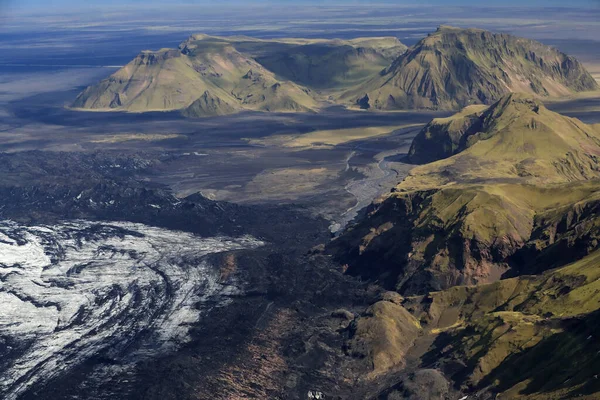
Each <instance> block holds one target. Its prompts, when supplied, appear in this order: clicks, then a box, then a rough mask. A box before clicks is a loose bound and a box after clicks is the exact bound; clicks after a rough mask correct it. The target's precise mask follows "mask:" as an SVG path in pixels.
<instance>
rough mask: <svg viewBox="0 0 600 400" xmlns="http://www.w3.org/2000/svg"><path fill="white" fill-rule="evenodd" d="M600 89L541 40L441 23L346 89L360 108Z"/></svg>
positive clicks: (436, 105)
mask: <svg viewBox="0 0 600 400" xmlns="http://www.w3.org/2000/svg"><path fill="white" fill-rule="evenodd" d="M596 89H598V84H597V82H596V81H595V80H594V78H593V77H592V76H591V75H590V74H589V73H588V72H587V71H586V70H585V69H584V67H583V66H582V65H581V64H580V63H579V62H578V61H577V60H576V59H575V58H573V57H570V56H567V55H565V54H563V53H561V52H559V51H558V50H556V49H554V48H552V47H549V46H545V45H543V44H541V43H539V42H536V41H533V40H528V39H523V38H519V37H515V36H511V35H508V34H499V33H491V32H487V31H484V30H480V29H460V28H454V27H449V26H441V27H440V28H439V29H438V30H437V31H436V32H434V33H432V34H430V35H429V36H427V37H426V38H424V39H423V40H421V41H420V42H419V43H417V44H416V45H415V46H414V47H412V48H410V49H409V50H408V51H407V52H406V53H404V54H403V55H401V56H400V57H398V58H397V59H396V60H395V61H394V62H393V63H392V65H391V66H389V67H388V68H387V69H385V70H384V71H382V73H381V74H380V75H379V76H376V77H374V78H372V79H370V80H369V81H367V82H364V83H362V84H359V85H358V86H357V87H355V88H352V89H350V90H348V91H347V92H345V93H344V94H342V95H341V97H340V99H341V101H343V102H346V103H347V104H351V105H359V106H360V107H361V108H373V109H381V110H394V109H442V110H455V109H460V108H462V107H465V106H467V105H471V104H491V103H493V102H495V101H497V100H498V99H500V98H501V97H502V96H503V95H505V94H507V93H510V92H525V93H529V94H532V95H535V96H536V97H548V96H553V97H554V96H564V95H568V94H572V93H574V92H581V91H587V90H596Z"/></svg>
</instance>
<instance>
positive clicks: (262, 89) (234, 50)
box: [72, 35, 406, 117]
mask: <svg viewBox="0 0 600 400" xmlns="http://www.w3.org/2000/svg"><path fill="white" fill-rule="evenodd" d="M405 49H406V48H405V46H403V45H402V44H401V43H400V42H398V41H397V40H396V39H392V38H374V39H356V40H353V41H326V40H312V41H311V40H303V39H289V40H279V41H278V40H273V41H262V40H259V39H253V38H248V37H230V38H225V37H213V36H207V35H193V36H191V37H190V38H189V39H187V40H186V41H184V42H183V43H181V45H180V46H179V47H178V48H177V49H163V50H160V51H157V52H152V51H145V52H143V53H141V54H140V55H139V56H137V57H136V58H135V59H134V60H133V61H131V62H130V63H129V64H128V65H126V66H125V67H123V68H122V69H120V70H119V71H117V72H116V73H114V74H113V75H112V76H110V77H109V78H107V79H105V80H103V81H102V82H100V83H98V84H96V85H93V86H90V87H88V88H87V89H85V90H84V91H83V92H82V93H81V94H80V95H79V96H78V97H77V99H76V100H75V102H74V103H73V105H72V106H73V108H76V109H87V110H102V111H132V112H143V111H170V110H183V113H184V115H186V116H189V117H201V116H215V115H226V114H231V113H235V112H239V111H242V110H255V111H272V112H275V111H279V112H285V111H287V112H297V111H302V112H306V111H312V110H315V109H316V108H317V107H318V103H317V101H316V100H315V93H313V92H311V90H310V89H308V88H307V87H314V88H322V87H332V86H339V85H342V84H343V83H344V82H350V83H357V82H359V81H361V80H364V79H366V78H368V77H370V76H372V75H373V74H375V73H377V72H378V71H379V70H381V69H382V68H384V67H385V66H386V65H388V64H389V63H390V62H391V60H393V59H394V58H395V57H396V56H398V55H399V54H401V53H402V52H403V51H404V50H405ZM334 61H335V62H334ZM300 85H304V86H300ZM305 86H306V87H305Z"/></svg>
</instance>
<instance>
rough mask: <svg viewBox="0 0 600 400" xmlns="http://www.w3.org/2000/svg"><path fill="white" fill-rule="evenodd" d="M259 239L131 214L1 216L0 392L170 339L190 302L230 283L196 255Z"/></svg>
mask: <svg viewBox="0 0 600 400" xmlns="http://www.w3.org/2000/svg"><path fill="white" fill-rule="evenodd" d="M261 245H263V243H262V242H260V241H258V240H256V239H254V238H252V237H249V236H246V237H240V238H229V237H214V238H200V237H197V236H195V235H193V234H189V233H185V232H177V231H170V230H165V229H161V228H155V227H150V226H147V225H142V224H135V223H123V222H113V223H96V222H89V221H71V222H64V223H61V224H58V225H52V226H23V225H19V224H16V223H14V222H10V221H0V398H3V399H7V400H9V399H16V398H17V397H18V396H19V395H20V394H22V393H23V392H25V391H27V390H28V389H29V388H30V387H31V386H32V385H34V384H39V383H44V382H47V381H49V380H50V379H52V378H55V377H59V376H61V374H65V373H67V372H68V371H69V370H70V369H71V368H73V367H76V366H77V365H78V364H81V363H82V362H83V361H85V360H89V359H90V358H92V357H98V356H100V355H101V357H103V358H105V359H114V360H118V363H115V364H118V370H117V369H116V368H117V367H114V368H112V367H106V368H104V369H105V370H104V371H102V372H101V373H102V374H103V376H106V377H110V376H111V375H116V374H122V373H123V372H124V371H125V370H127V368H131V367H133V366H134V365H135V363H137V362H139V361H140V360H143V359H144V358H146V357H148V356H153V355H157V354H161V353H164V352H165V351H168V350H172V349H174V348H176V347H177V346H178V344H181V343H184V342H185V341H186V340H187V338H188V328H189V326H190V325H191V324H193V323H195V322H198V321H199V319H200V314H201V310H202V307H201V306H200V307H199V305H201V304H207V307H208V304H210V305H217V306H219V305H224V304H226V303H227V301H228V300H227V299H228V295H231V294H232V293H233V292H235V291H236V290H238V289H236V288H235V286H234V285H223V284H221V283H219V278H218V272H217V271H216V269H215V268H214V267H213V266H211V265H210V264H209V263H208V262H207V261H206V257H205V256H206V255H208V254H210V253H218V252H224V251H229V250H237V249H247V248H256V247H259V246H261ZM111 368H112V369H111Z"/></svg>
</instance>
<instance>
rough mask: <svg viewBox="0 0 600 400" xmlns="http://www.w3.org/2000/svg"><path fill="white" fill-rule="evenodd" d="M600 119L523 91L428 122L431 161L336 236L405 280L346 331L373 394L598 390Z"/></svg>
mask: <svg viewBox="0 0 600 400" xmlns="http://www.w3.org/2000/svg"><path fill="white" fill-rule="evenodd" d="M598 128H599V127H598V126H597V125H595V126H590V125H586V124H584V123H582V122H581V121H578V120H576V119H573V118H568V117H565V116H562V115H560V114H557V113H554V112H551V111H549V110H548V109H546V108H545V107H544V105H543V104H542V103H540V101H539V100H537V99H536V98H534V97H532V96H528V95H522V94H509V95H506V96H504V97H502V98H501V99H500V100H499V101H497V102H496V103H494V104H493V105H491V106H489V107H485V106H483V107H482V106H470V107H467V108H465V109H464V110H462V111H461V112H459V113H457V114H455V115H454V116H452V117H449V118H443V119H436V120H434V121H432V122H431V123H430V124H428V125H427V126H426V127H425V128H424V129H423V130H422V131H421V132H420V133H419V135H418V136H417V137H416V138H415V139H414V141H413V144H412V148H411V150H410V155H409V157H410V159H411V160H412V161H415V162H420V163H425V162H430V163H429V164H425V165H421V166H418V167H416V168H414V169H413V170H412V171H411V173H410V175H409V176H408V177H407V178H406V179H405V180H404V181H403V182H401V183H400V184H399V185H398V186H397V187H396V189H395V190H394V191H393V192H392V193H390V194H389V195H387V196H385V197H383V198H382V199H380V200H378V201H377V202H375V203H374V204H372V205H371V206H370V207H369V209H368V210H367V211H366V212H365V213H364V216H363V217H362V218H361V219H359V220H358V221H356V223H355V224H354V225H353V226H350V227H348V228H347V229H346V231H345V232H344V233H343V234H342V235H341V236H340V237H338V238H336V239H335V240H333V241H332V242H331V243H330V244H329V245H328V246H327V247H326V253H328V254H330V255H333V257H334V259H336V260H337V261H338V262H339V263H340V264H341V265H343V267H342V270H343V271H345V272H346V273H348V274H351V275H358V276H360V277H362V278H364V279H367V280H368V281H369V282H371V283H373V284H379V285H381V286H383V287H384V288H388V289H389V290H393V291H392V292H385V293H383V294H382V295H381V296H380V298H379V299H377V300H375V301H374V302H373V303H372V304H370V305H369V306H368V307H366V308H365V309H363V311H362V312H361V313H360V314H359V315H358V316H356V317H354V319H352V321H351V322H350V323H349V325H348V329H347V333H346V334H345V338H346V343H345V345H344V348H345V349H346V353H347V355H348V356H349V357H351V358H352V359H353V361H354V363H355V364H354V368H355V370H356V371H360V376H361V377H363V378H362V379H363V383H364V384H365V385H371V386H377V392H376V393H377V396H372V397H369V398H381V399H396V398H427V399H439V398H461V397H462V398H465V395H466V396H468V397H469V398H471V397H473V398H480V399H486V400H487V399H490V400H491V399H528V400H546V399H553V400H558V399H568V398H569V399H570V398H583V399H589V400H591V399H597V398H598V396H599V394H600V381H599V380H598V378H597V374H596V372H597V371H599V370H600V369H599V368H600V347H598V343H599V342H598V340H596V339H597V337H596V335H597V330H598V329H599V328H600V297H599V293H600V286H599V282H600V280H599V278H600V165H599V157H600V129H598ZM403 296H405V297H403ZM592 371H593V372H592ZM455 391H456V392H455ZM419 396H422V397H419ZM357 398H358V397H357Z"/></svg>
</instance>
